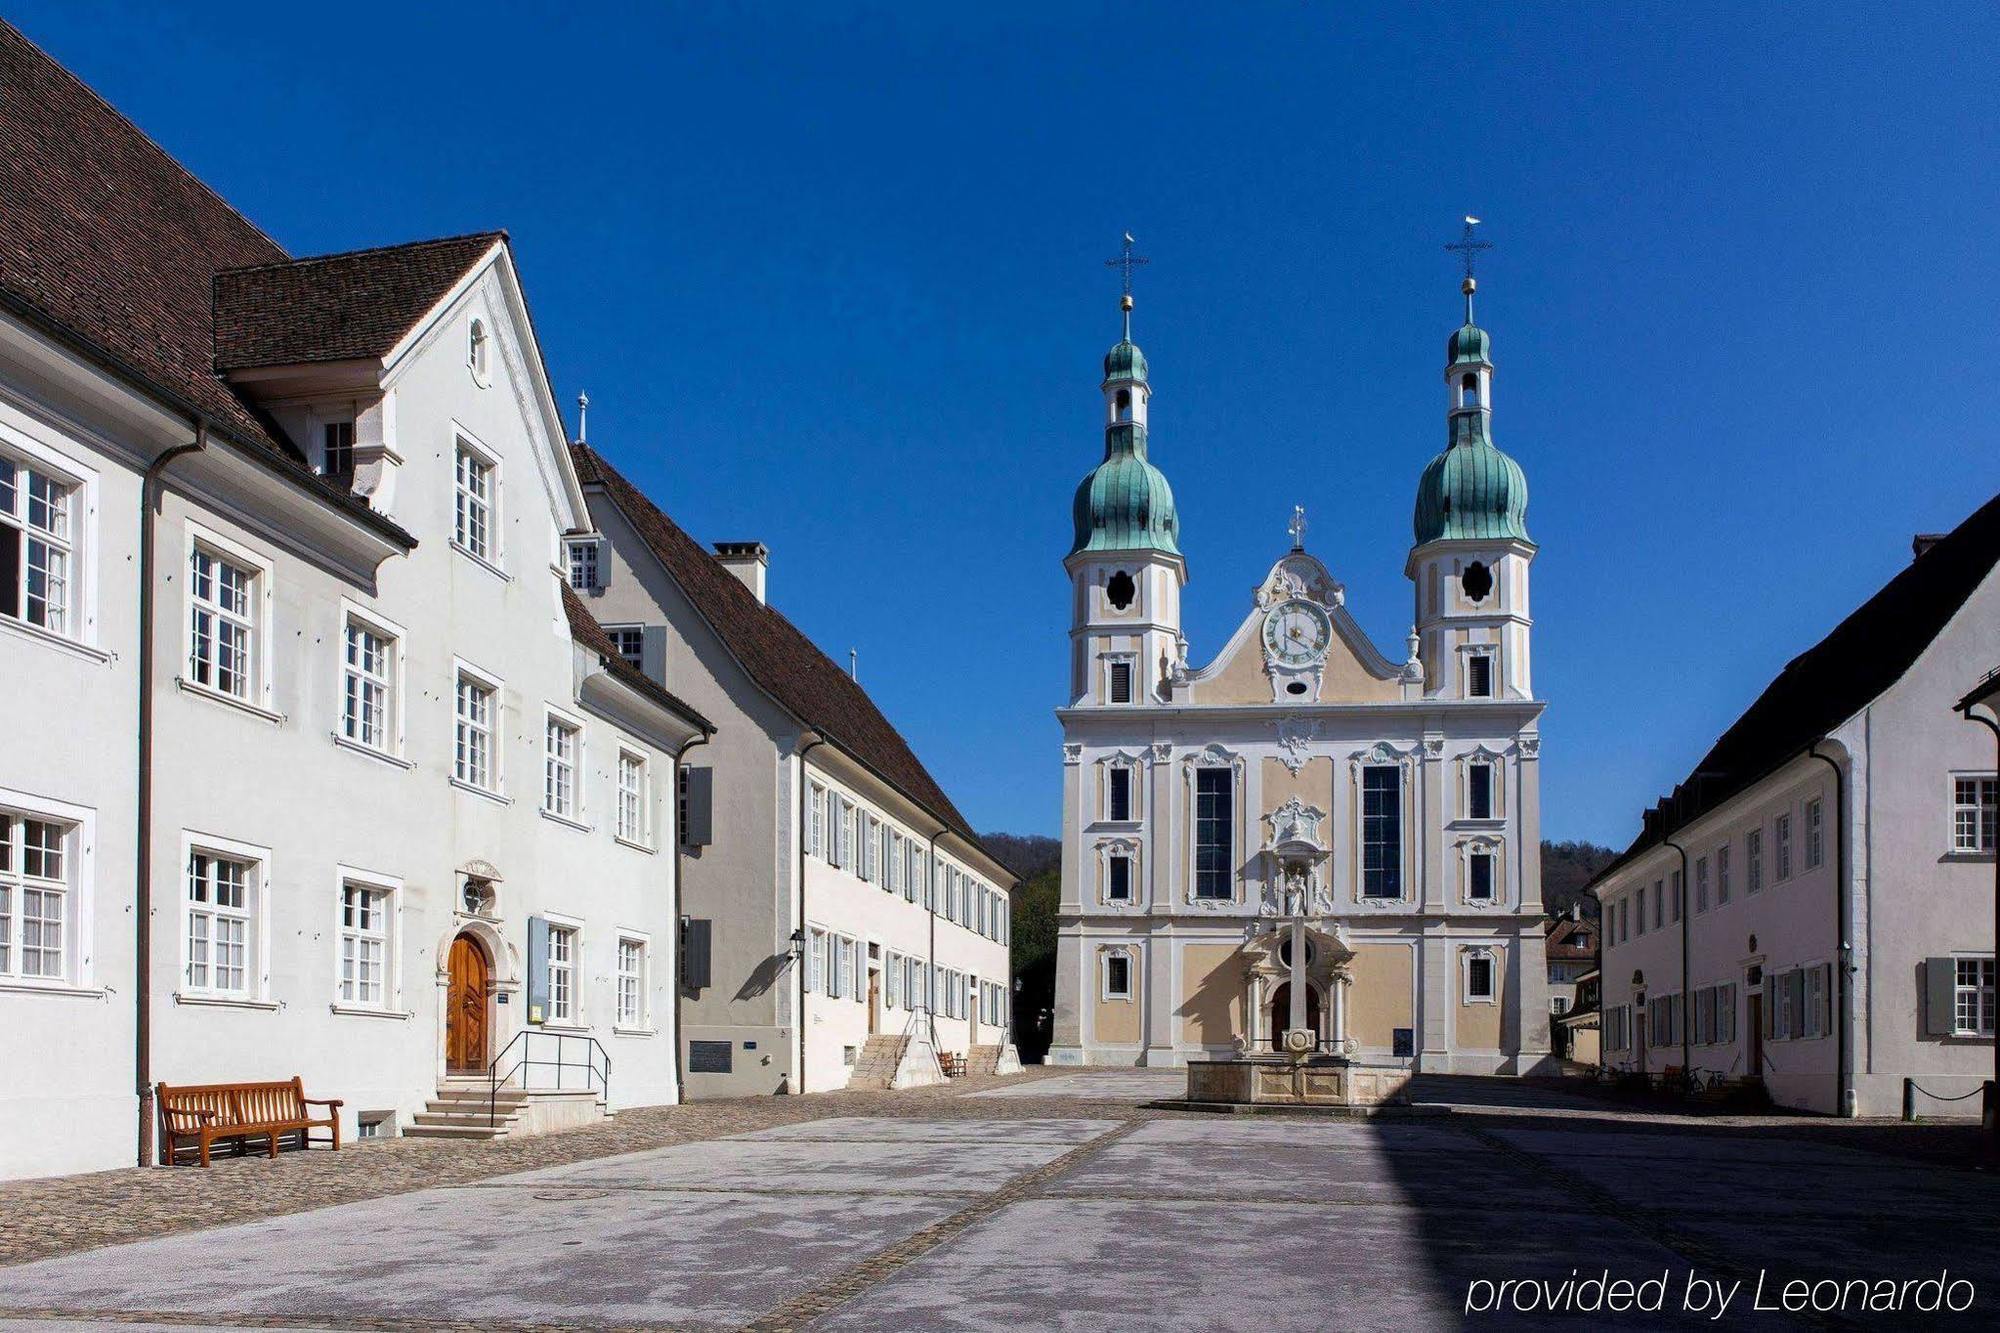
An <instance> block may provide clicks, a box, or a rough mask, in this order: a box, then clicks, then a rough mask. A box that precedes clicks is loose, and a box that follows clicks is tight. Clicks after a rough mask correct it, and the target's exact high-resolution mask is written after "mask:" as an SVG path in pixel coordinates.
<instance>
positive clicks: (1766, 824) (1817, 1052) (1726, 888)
mask: <svg viewBox="0 0 2000 1333" xmlns="http://www.w3.org/2000/svg"><path fill="white" fill-rule="evenodd" d="M1996 560H2000V498H1995V499H1994V500H1992V501H1989V502H1988V503H1987V504H1986V505H1985V506H1983V507H1982V508H1981V509H1980V510H1979V511H1978V512H1976V513H1974V514H1973V515H1972V516H1971V517H1970V518H1968V519H1966V520H1965V522H1964V523H1962V524H1960V525H1959V527H1958V528H1957V529H1956V530H1955V531H1953V532H1951V533H1950V534H1948V535H1946V536H1944V537H1941V538H1919V539H1918V541H1917V543H1916V555H1915V558H1914V559H1913V560H1912V561H1911V563H1910V564H1909V565H1908V566H1907V567H1906V568H1904V569H1903V570H1902V571H1901V572H1899V573H1898V574H1897V575H1896V576H1895V577H1894V578H1893V579H1891V580H1890V581H1889V582H1888V583H1887V584H1886V585H1885V586H1884V587H1883V588H1882V589H1881V591H1879V592H1877V593H1876V594H1875V595H1874V596H1873V597H1871V598H1870V599H1869V600H1868V601H1867V602H1865V603H1864V604H1862V606H1861V607H1860V608H1859V609H1858V610H1856V611H1855V612H1854V613H1853V614H1852V615H1850V616H1849V617H1848V618H1847V619H1846V620H1844V621H1842V622H1841V623H1840V624H1839V625H1838V626H1837V627H1836V628H1835V629H1834V630H1833V632H1832V633H1831V634H1829V635H1828V636H1827V637H1826V638H1825V639H1823V640H1821V641H1820V642H1819V643H1818V644H1816V645H1815V646H1814V647H1812V648H1811V649H1809V650H1808V651H1806V652H1805V653H1803V654H1801V655H1800V656H1798V657H1796V658H1794V659H1793V660H1792V661H1791V662H1790V664H1788V665H1787V666H1786V667H1785V670H1784V672H1783V673H1782V674H1780V675H1779V677H1778V678H1777V679H1776V680H1775V681H1773V682H1772V683H1771V684H1770V685H1769V686H1768V687H1767V688H1766V689H1765V691H1764V692H1763V694H1761V695H1760V696H1759V697H1758V698H1757V700H1756V702H1755V703H1753V704H1751V705H1750V708H1749V710H1748V711H1746V712H1745V713H1744V714H1743V716H1742V717H1740V718H1738V719H1737V720H1736V722H1735V723H1734V724H1733V725H1732V726H1731V727H1730V728H1729V730H1727V731H1725V732H1724V733H1723V734H1722V736H1721V738H1720V739H1719V740H1717V741H1716V743H1715V745H1714V747H1713V748H1711V749H1710V750H1709V752H1708V754H1707V755H1706V756H1705V757H1704V758H1703V759H1702V760H1701V762H1700V763H1699V764H1697V765H1696V766H1695V770H1694V772H1693V773H1691V774H1690V775H1689V776H1688V778H1687V780H1686V781H1685V782H1683V783H1682V784H1681V785H1680V786H1679V787H1678V788H1676V789H1675V792H1674V794H1673V795H1672V796H1671V797H1669V798H1667V799H1666V800H1663V801H1661V802H1660V803H1659V804H1658V805H1657V806H1656V807H1655V808H1654V809H1652V810H1649V811H1647V812H1646V815H1645V821H1644V827H1643V829H1642V830H1641V832H1640V834H1639V836H1638V837H1637V838H1636V839H1635V840H1634V841H1633V843H1632V845H1631V846H1630V847H1629V848H1628V849H1626V851H1625V852H1624V854H1623V855H1622V856H1620V857H1619V859H1618V860H1617V861H1615V862H1613V863H1612V864H1611V865H1610V866H1609V867H1607V868H1606V869H1605V870H1604V871H1603V872H1602V873H1601V874H1600V875H1599V876H1598V877H1597V879H1596V880H1595V881H1594V882H1593V885H1592V891H1593V892H1595V893H1596V895H1597V897H1598V899H1599V900H1600V902H1601V903H1602V917H1601V920H1602V924H1603V934H1604V939H1603V1018H1602V1023H1603V1060H1604V1062H1605V1063H1606V1064H1607V1065H1609V1066H1610V1067H1612V1068H1615V1069H1644V1070H1648V1071H1653V1072H1659V1071H1663V1070H1666V1069H1669V1068H1675V1069H1683V1070H1688V1069H1693V1070H1698V1071H1701V1072H1702V1073H1703V1074H1704V1075H1706V1074H1712V1073H1720V1074H1723V1075H1725V1076H1727V1077H1730V1078H1736V1079H1750V1080H1757V1081H1761V1083H1762V1085H1763V1086H1764V1087H1765V1088H1766V1089H1767V1090H1768V1091H1769V1093H1770V1095H1771V1097H1772V1099H1773V1100H1774V1101H1776V1102H1777V1103H1778V1104H1779V1105H1782V1106H1792V1107H1798V1108H1802V1109H1807V1110H1815V1111H1824V1112H1829V1113H1834V1114H1845V1115H1895V1114H1897V1113H1898V1112H1899V1111H1900V1110H1901V1108H1902V1105H1903V1100H1902V1099H1903V1094H1904V1087H1903V1084H1904V1080H1905V1079H1914V1080H1915V1082H1916V1084H1917V1086H1918V1088H1920V1089H1921V1090H1922V1095H1920V1096H1919V1097H1918V1100H1917V1108H1916V1109H1917V1110H1918V1112H1919V1113H1920V1114H1926V1115H1947V1114H1963V1115H1976V1114H1977V1113H1978V1107H1979V1102H1978V1100H1977V1098H1976V1097H1967V1098H1965V1100H1962V1101H1955V1102H1951V1101H1945V1100H1942V1099H1944V1098H1955V1097H1963V1096H1964V1094H1967V1093H1975V1092H1976V1091H1977V1089H1978V1087H1979V1084H1980V1082H1981V1080H1982V1079H1984V1078H1987V1077H1990V1076H1991V1074H1992V1070H1993V1057H1992V1049H1993V1048H1992V1042H1993V1031H1994V1021H1993V1019H1994V980H1993V979H1994V964H1993V943H1994V935H1993V930H1994V901H1993V894H1994V870H1993V859H1994V790H1995V770H1994V744H1993V737H1992V735H1991V734H1989V733H1988V732H1987V731H1985V730H1984V729H1983V728H1980V727H1977V726H1971V725H1968V724H1967V722H1966V721H1965V720H1964V718H1962V717H1961V716H1960V714H1959V713H1958V712H1957V711H1954V706H1953V705H1954V701H1956V700H1958V699H1960V697H1961V695H1963V693H1964V691H1965V689H1966V687H1967V684H1968V683H1969V682H1970V681H1972V680H1974V679H1977V678H1978V677H1979V676H1980V674H1981V673H1982V672H1983V671H1984V670H1986V669H1987V668H1988V667H1990V666H1991V664H1992V663H1993V662H1994V661H1996V660H2000V573H1996V572H1995V570H1994V565H1995V562H1996Z"/></svg>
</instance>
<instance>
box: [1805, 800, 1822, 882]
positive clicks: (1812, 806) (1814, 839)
mask: <svg viewBox="0 0 2000 1333" xmlns="http://www.w3.org/2000/svg"><path fill="white" fill-rule="evenodd" d="M1825 858H1826V807H1825V805H1824V804H1823V803H1822V802H1821V801H1820V799H1819V798H1818V797H1814V798H1813V799H1812V800H1810V801H1807V802H1806V869H1808V870H1817V869H1819V866H1820V862H1821V861H1822V860H1824V859H1825Z"/></svg>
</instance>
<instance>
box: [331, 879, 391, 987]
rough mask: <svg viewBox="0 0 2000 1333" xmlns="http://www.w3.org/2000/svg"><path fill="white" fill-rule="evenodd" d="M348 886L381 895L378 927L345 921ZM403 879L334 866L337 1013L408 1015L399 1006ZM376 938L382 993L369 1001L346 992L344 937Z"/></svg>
mask: <svg viewBox="0 0 2000 1333" xmlns="http://www.w3.org/2000/svg"><path fill="white" fill-rule="evenodd" d="M350 889H357V890H361V891H363V892H366V893H371V894H380V895H381V896H382V930H381V931H379V932H365V931H359V930H356V929H354V928H352V927H350V926H349V925H348V923H347V893H348V891H349V890H350ZM402 906H403V881H402V879H401V878H400V877H398V876H395V875H381V874H377V873H375V872H374V871H370V870H363V869H361V868H360V867H358V866H347V865H342V866H335V867H334V874H333V1003H332V1008H333V1011H334V1012H335V1013H337V1014H386V1015H390V1016H393V1017H397V1018H408V1017H409V1014H408V1013H407V1012H406V1011H404V1009H403V984H402V957H403V911H402ZM350 939H353V940H356V941H360V940H367V939H374V940H378V941H379V942H380V943H381V946H382V961H381V980H382V996H381V998H380V999H379V1000H377V1001H374V1002H372V1003H371V1002H369V1001H368V1000H367V999H366V998H364V997H361V996H350V995H349V994H348V993H347V985H348V957H349V955H348V941H349V940H350Z"/></svg>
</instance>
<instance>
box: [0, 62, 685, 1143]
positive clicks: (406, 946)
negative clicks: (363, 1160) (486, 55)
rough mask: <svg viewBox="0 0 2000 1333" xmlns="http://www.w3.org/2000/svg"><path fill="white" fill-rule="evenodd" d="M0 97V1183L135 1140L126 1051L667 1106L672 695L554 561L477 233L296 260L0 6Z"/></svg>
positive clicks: (371, 1089)
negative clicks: (1, 734) (643, 669)
mask: <svg viewBox="0 0 2000 1333" xmlns="http://www.w3.org/2000/svg"><path fill="white" fill-rule="evenodd" d="M0 84H4V86H5V87H6V89H7V96H6V97H5V98H0V144H4V145H5V151H0V190H4V192H5V195H6V198H7V199H8V206H7V207H6V208H5V209H4V210H0V254H4V256H5V257H4V259H0V680H4V681H5V682H6V683H7V686H8V691H9V694H10V695H11V697H13V698H14V699H15V701H16V709H15V717H14V721H13V723H12V725H11V726H10V728H9V732H8V743H7V744H6V745H5V746H0V1067H4V1068H5V1069H6V1071H7V1076H6V1078H5V1079H4V1080H0V1176H21V1175H31V1174H48V1173H60V1172H68V1171H82V1170H89V1169H95V1168H104V1167H113V1166H118V1165H127V1164H130V1163H132V1162H133V1161H135V1160H144V1159H145V1157H146V1156H147V1155H148V1149H147V1144H148V1141H149V1138H150V1136H151V1134H152V1131H153V1125H152V1121H151V1118H150V1117H149V1116H148V1115H147V1114H146V1110H145V1107H146V1102H145V1100H144V1098H143V1092H144V1090H145V1089H147V1088H148V1087H149V1086H150V1085H151V1084H152V1083H154V1082H167V1083H171V1084H181V1083H201V1082H210V1081H218V1082H219V1081H240V1080H248V1079H260V1078H283V1077H289V1076H291V1075H294V1074H297V1075H302V1076H303V1078H304V1082H305V1085H306V1091H307V1093H308V1094H309V1095H312V1096H316V1097H333V1098H340V1099H342V1100H343V1101H344V1102H345V1110H344V1111H343V1113H342V1115H343V1120H344V1121H345V1124H344V1129H345V1131H346V1132H347V1133H348V1134H350V1135H352V1134H354V1133H357V1132H396V1131H397V1130H399V1129H401V1128H407V1127H410V1126H413V1125H415V1124H417V1123H419V1120H418V1118H419V1116H423V1115H431V1118H432V1123H434V1124H435V1125H437V1126H438V1127H440V1128H443V1129H445V1130H447V1131H449V1130H450V1129H452V1128H463V1125H462V1123H461V1122H460V1121H455V1120H454V1118H453V1117H452V1116H451V1115H449V1114H446V1113H444V1112H442V1111H440V1112H438V1113H436V1114H432V1113H428V1112H425V1111H424V1110H423V1108H424V1107H425V1105H426V1103H427V1102H428V1101H430V1100H431V1099H432V1098H433V1096H434V1095H435V1094H437V1093H438V1091H439V1089H440V1086H441V1084H445V1083H447V1082H448V1081H449V1080H450V1079H451V1078H452V1077H453V1076H467V1077H472V1078H476V1079H477V1081H478V1084H479V1086H481V1087H484V1086H485V1083H486V1080H487V1078H488V1076H489V1071H492V1070H493V1069H494V1068H495V1067H496V1062H497V1064H498V1066H499V1073H500V1074H501V1075H503V1076H504V1075H505V1074H507V1073H509V1072H511V1071H512V1070H513V1069H515V1068H516V1067H517V1066H518V1063H519V1061H520V1060H521V1058H522V1057H523V1056H526V1055H530V1054H532V1055H533V1056H534V1057H535V1058H536V1059H537V1060H542V1059H552V1058H558V1057H557V1056H556V1051H557V1048H558V1047H559V1046H560V1047H561V1048H562V1050H563V1053H564V1054H563V1056H562V1057H561V1058H566V1059H568V1060H570V1061H571V1062H572V1065H573V1067H572V1068H570V1069H569V1070H568V1071H566V1072H567V1076H568V1086H569V1087H572V1088H578V1087H581V1088H584V1089H585V1090H586V1091H585V1093H584V1095H583V1096H582V1097H581V1098H558V1099H554V1104H553V1105H551V1104H550V1103H547V1102H545V1103H544V1104H543V1105H542V1106H541V1107H539V1108H538V1109H537V1110H536V1111H535V1112H534V1113H533V1114H532V1115H531V1121H532V1122H533V1123H535V1124H542V1123H548V1122H552V1121H554V1120H561V1119H564V1118H573V1117H575V1116H578V1115H593V1114H596V1112H597V1110H598V1107H599V1104H600V1102H601V1101H603V1100H605V1099H606V1098H607V1096H608V1104H609V1106H611V1107H614V1108H615V1107H619V1106H629V1105H639V1104H646V1103H658V1102H671V1101H674V1100H676V1099H677V1098H678V1095H679V1087H678V1078H677V1075H676V1071H675V1060H674V1038H673V1034H672V1031H671V1026H670V1024H671V1018H672V997H673V994H674V988H675V981H674V957H675V945H676V935H675V925H676V923H675V917H674V914H673V910H672V902H673V899H674V892H675V887H674V862H675V858H674V856H673V854H672V849H673V847H674V843H675V837H676V834H675V826H674V805H673V802H672V801H671V800H670V799H667V797H668V795H669V794H670V793H672V791H673V790H674V784H675V762H676V755H677V754H678V753H679V752H680V750H681V749H682V748H683V747H685V746H686V745H688V744H689V743H690V742H691V741H693V740H695V739H697V738H699V737H700V736H702V735H703V734H704V733H705V732H706V731H708V730H709V726H708V724H707V723H706V722H705V721H704V720H703V719H702V718H701V717H700V715H699V714H697V713H696V712H694V710H692V709H691V708H689V707H688V706H687V705H685V704H682V703H680V702H679V701H678V700H676V699H675V698H674V697H673V696H672V695H670V694H669V693H668V692H667V691H666V690H665V689H664V688H662V687H661V686H660V685H658V684H657V683H655V682H652V681H650V680H648V679H646V678H645V677H644V676H643V675H642V674H641V673H639V672H637V671H635V670H633V669H631V668H630V667H629V666H628V665H627V664H626V663H624V662H623V661H622V660H621V659H620V658H619V656H618V655H617V652H616V649H615V648H614V647H613V646H612V645H611V643H610V642H609V640H608V639H606V637H605V636H604V634H603V631H602V630H601V628H600V627H599V626H598V625H597V624H596V623H595V622H594V621H593V620H592V619H591V618H590V616H589V614H588V613H587V612H586V611H584V610H583V608H582V605H581V603H580V602H578V601H576V600H575V599H574V598H572V597H570V596H569V595H568V593H567V591H566V589H565V587H564V584H563V580H562V577H561V575H560V573H559V572H558V570H559V566H560V565H561V562H562V559H563V555H564V546H563V541H564V536H565V534H566V533H570V532H573V531H575V530H578V529H581V528H584V527H586V526H587V525H588V515H587V511H586V505H585V500H584V495H583V492H582V489H581V486H580V484H579V481H578V478H577V475H576V471H575V469H574V467H573V466H572V463H571V460H570V455H569V451H568V448H567V445H566V440H565V433H564V430H563V425H562V421H561V418H560V416H559V414H558V412H557V410H556V407H555V403H554V400H553V398H552V396H551V393H550V389H549V385H548V383H547V382H546V380H545V378H544V373H543V359H542V354H541V351H540V349H539V348H538V346H537V345H536V341H535V333H534V329H533V328H532V326H531V325H530V323H529V321H528V318H527V312H526V307H525V305H524V303H523V298H522V292H521V287H520V281H519V278H518V275H517V273H516V271H515V268H514V263H513V259H512V256H511V253H510V251H509V248H508V245H507V242H506V239H505V237H504V236H501V235H497V234H495V235H480V236H472V237H462V238H454V239H451V240H446V241H434V242H425V243H421V244H416V245H408V246H398V247H391V248H388V249H383V250H374V251H367V252H362V253H358V254H352V255H344V256H331V257H326V258H321V259H311V260H293V259H292V258H290V257H289V256H287V255H286V254H285V253H284V252H283V251H282V250H281V249H280V248H279V247H278V246H277V245H276V244H274V243H273V242H272V241H271V240H270V239H269V238H268V237H266V236H264V235H263V234H262V233H261V232H259V231H258V230H257V229H256V228H255V227H254V226H253V225H252V224H251V223H249V222H248V221H246V220H245V219H244V218H242V217H241V216H240V215H238V214H237V213H236V212H235V211H234V210H232V209H231V208H229V206H228V205H227V204H225V203H224V202H223V201H222V200H220V199H218V198H217V197H216V196H215V195H213V194H212V193H210V192H209V191H208V190H207V189H206V188H205V187H203V186H202V185H201V184H200V182H198V181H196V180H194V179H193V178H192V177H190V176H189V175H187V174H186V173H185V172H183V171H182V170H181V169H180V168H179V167H178V166H177V165H175V164H174V163H173V162H172V161H171V160H169V159H168V158H167V157H166V156H165V155H164V154H163V153H161V152H160V150H159V149H158V148H157V147H156V146H154V145H153V144H152V143H151V142H150V141H148V140H146V139H145V138H144V137H143V136H142V135H141V134H140V133H139V132H138V131H137V130H136V129H135V128H134V127H133V126H132V125H130V124H129V123H128V122H126V121H125V120H124V119H122V118H121V117H119V116H118V115H117V113H116V112H114V111H113V110H111V108H109V107H108V106H106V105H105V104H104V103H102V102H101V101H99V100H97V99H96V98H95V97H94V96H93V95H92V94H91V93H90V92H89V91H88V90H87V89H85V88H84V87H82V85H80V84H79V83H77V82H76V81H75V80H74V79H73V78H72V77H71V76H70V75H69V74H68V73H67V72H66V71H64V70H62V69H61V68H60V67H58V66H56V65H55V64H54V63H53V62H52V61H50V60H49V59H48V58H47V57H46V56H44V55H43V54H42V53H41V52H39V51H38V50H36V49H35V48H34V47H33V46H32V45H30V44H29V43H28V42H26V41H25V39H23V38H22V37H21V36H20V35H19V34H18V33H16V32H14V31H13V30H12V29H9V28H4V27H0ZM142 514H143V515H144V517H143V518H142ZM142 534H143V536H142ZM558 1034H560V1038H561V1039H560V1040H558ZM550 1073H551V1071H550V1070H549V1069H548V1067H546V1066H545V1067H543V1068H542V1070H541V1071H540V1073H539V1074H538V1077H544V1076H548V1075H549V1074H550ZM536 1117H539V1118H536Z"/></svg>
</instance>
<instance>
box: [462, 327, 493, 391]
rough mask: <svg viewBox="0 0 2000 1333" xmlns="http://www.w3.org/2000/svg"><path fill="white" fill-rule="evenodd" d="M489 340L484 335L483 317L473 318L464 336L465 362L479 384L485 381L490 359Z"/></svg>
mask: <svg viewBox="0 0 2000 1333" xmlns="http://www.w3.org/2000/svg"><path fill="white" fill-rule="evenodd" d="M490 341H491V340H490V339H489V338H488V337H487V336H486V321H485V320H483V319H475V320H473V321H472V331H471V333H469V334H468V335H467V336H466V352H465V363H466V364H467V365H468V366H471V367H472V374H473V377H474V378H475V379H477V380H478V381H479V382H480V383H481V384H484V383H485V382H486V367H487V363H488V361H489V360H490V351H489V348H488V343H489V342H490Z"/></svg>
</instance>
